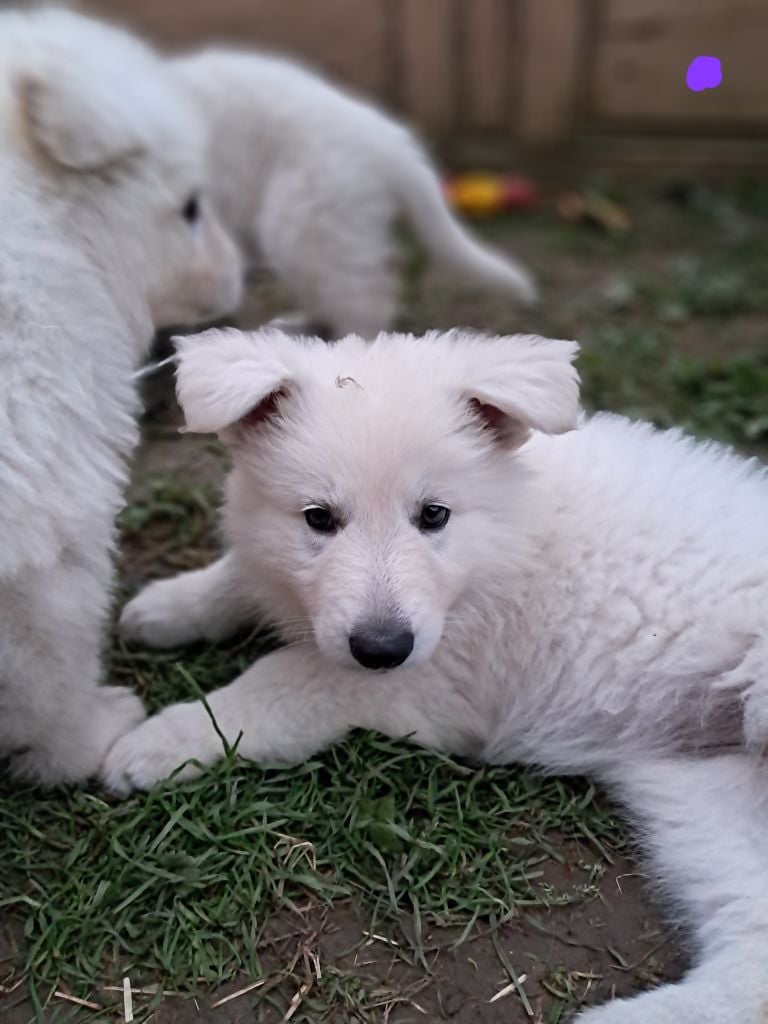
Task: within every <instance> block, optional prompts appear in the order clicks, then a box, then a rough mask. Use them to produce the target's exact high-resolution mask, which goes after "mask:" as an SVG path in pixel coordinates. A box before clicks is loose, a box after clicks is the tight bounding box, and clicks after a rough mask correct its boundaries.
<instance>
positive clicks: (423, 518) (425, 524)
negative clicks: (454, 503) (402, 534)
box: [419, 505, 451, 530]
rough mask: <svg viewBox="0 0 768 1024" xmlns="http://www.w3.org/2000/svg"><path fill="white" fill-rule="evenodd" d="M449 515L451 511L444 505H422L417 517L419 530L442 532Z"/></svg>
mask: <svg viewBox="0 0 768 1024" xmlns="http://www.w3.org/2000/svg"><path fill="white" fill-rule="evenodd" d="M450 515H451V510H450V509H449V508H446V507H445V505H424V507H423V508H422V510H421V514H420V515H419V529H420V530H442V528H443V527H444V526H445V524H446V523H447V522H448V520H449V518H450Z"/></svg>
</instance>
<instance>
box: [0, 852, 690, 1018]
mask: <svg viewBox="0 0 768 1024" xmlns="http://www.w3.org/2000/svg"><path fill="white" fill-rule="evenodd" d="M563 852H564V853H565V854H566V858H565V862H564V864H562V865H560V864H556V863H555V862H550V863H549V865H547V867H546V871H545V879H544V880H545V881H549V882H550V883H551V884H552V885H558V884H562V883H565V884H568V883H569V882H571V883H572V882H573V878H572V877H571V876H572V875H573V874H574V872H576V873H578V869H576V868H575V866H576V865H577V864H578V863H579V862H580V861H581V860H582V858H584V857H589V855H590V854H589V851H586V850H584V849H583V848H581V847H579V846H578V844H573V843H570V844H567V845H566V846H564V847H563ZM400 927H401V928H402V929H403V930H404V931H406V932H408V931H410V932H411V934H412V933H413V928H414V922H413V920H412V919H410V918H408V917H407V916H406V917H404V919H403V921H402V922H401V925H400ZM369 928H370V923H369V922H368V921H367V919H366V918H365V916H363V915H362V914H361V913H360V912H359V910H357V909H356V908H355V907H354V906H353V905H352V904H350V903H348V902H343V903H337V904H334V905H332V906H330V907H326V908H322V909H319V908H317V907H313V908H310V909H309V910H306V911H304V912H302V913H292V912H290V911H283V912H281V913H279V914H277V915H275V917H274V918H273V919H272V920H271V921H270V922H269V924H268V927H267V928H266V930H265V934H264V937H263V941H262V943H261V949H260V959H261V966H262V978H263V979H266V983H262V984H261V985H260V986H259V987H257V988H253V989H250V988H249V986H250V985H251V984H253V983H252V981H250V979H247V978H243V979H242V980H238V981H234V982H231V983H228V984H227V985H224V986H221V987H220V988H218V989H216V990H215V991H214V992H209V991H204V992H201V993H200V994H199V995H198V996H196V997H194V998H192V997H189V996H183V995H181V994H175V995H174V994H168V995H166V996H165V997H164V998H162V1000H161V1001H160V1002H159V1004H157V1005H156V1006H155V1008H154V1012H153V1014H152V1017H151V1019H152V1021H153V1022H154V1024H198V1022H199V1024H246V1022H248V1024H250V1022H252V1021H253V1020H254V1011H255V1010H258V1013H259V1016H258V1019H259V1020H260V1021H263V1022H264V1024H279V1022H281V1021H282V1020H284V1019H285V1016H284V1015H285V1012H286V1008H287V1007H289V1006H290V1005H292V1000H295V999H296V997H297V993H302V996H301V998H302V1000H303V999H307V1000H311V999H312V996H313V990H314V989H316V988H319V987H321V986H328V984H329V982H331V979H332V984H333V985H334V986H336V987H337V988H338V991H339V996H338V1013H337V1014H335V1015H334V1016H331V1017H327V1016H324V1017H323V1018H322V1019H323V1020H332V1021H334V1022H335V1021H338V1022H339V1024H341V1022H347V1021H348V1022H350V1024H352V1022H354V1021H355V1020H359V1018H356V1017H355V1016H354V1015H350V1014H348V1013H347V1011H346V1010H345V1006H344V999H343V992H344V988H345V986H346V985H349V984H351V985H353V986H354V988H355V990H356V991H358V992H359V991H360V990H363V991H364V992H365V1006H366V1008H367V1010H368V1011H369V1013H370V1014H371V1016H370V1017H369V1019H371V1020H381V1021H388V1022H390V1024H421V1022H423V1021H425V1020H426V1021H439V1020H445V1021H452V1022H455V1024H475V1022H477V1024H502V1022H503V1024H531V1022H539V1024H543V1022H548V1021H554V1020H558V1019H560V1018H559V1017H558V1016H557V1010H558V1007H560V1006H562V1007H563V1008H564V1009H568V1008H571V1007H575V1006H576V1005H582V1004H583V1005H590V1004H592V1003H599V1002H603V1001H605V1000H607V999H611V998H612V997H614V996H618V997H620V996H624V995H630V994H632V993H633V992H636V991H639V990H641V989H643V988H646V987H648V986H649V985H655V984H659V983H660V982H662V981H665V980H671V979H675V978H677V977H679V975H680V973H681V971H682V968H683V961H682V958H681V957H680V955H679V953H678V951H677V948H676V943H675V941H674V939H673V937H672V936H671V934H670V933H669V932H668V931H667V930H665V929H664V927H663V926H662V925H661V923H660V920H659V916H658V913H657V911H656V909H655V908H654V906H653V905H652V904H651V903H649V902H648V900H647V897H646V894H645V890H644V879H643V877H642V875H641V874H639V873H638V870H637V868H636V866H635V865H633V864H632V863H631V862H630V861H628V860H626V859H624V858H618V859H617V860H616V861H615V863H614V864H613V865H612V867H611V868H610V870H609V871H607V872H606V873H605V875H604V876H603V878H602V881H601V884H600V887H599V892H598V895H597V897H596V898H594V899H592V900H590V901H588V902H586V903H584V904H580V905H575V906H568V907H560V908H553V909H551V910H549V911H542V910H540V909H538V908H537V909H535V910H533V911H531V912H530V913H528V912H526V911H525V908H522V909H521V912H520V914H519V916H518V918H517V919H516V920H513V921H511V922H509V923H507V924H504V925H502V926H500V927H499V928H498V930H497V932H496V934H495V936H493V937H492V936H491V934H490V929H489V926H488V925H487V924H483V925H478V926H477V927H475V928H474V929H473V930H472V931H471V933H470V935H469V936H468V938H467V939H466V940H465V941H464V942H462V943H461V944H460V945H459V946H457V947H455V943H456V940H457V939H458V938H459V937H460V933H459V932H458V931H457V930H456V929H450V928H432V929H425V930H424V933H423V935H422V937H421V943H422V950H423V959H422V960H421V961H419V960H418V959H415V958H412V957H410V956H409V955H407V954H406V953H405V948H406V947H405V944H404V943H403V942H402V937H401V938H400V940H399V941H398V934H399V933H398V932H393V931H392V929H385V928H381V929H380V930H379V931H376V932H374V933H373V934H372V933H371V932H370V931H369V930H368V929H369ZM20 941H21V935H20V930H19V929H18V928H13V929H9V928H8V927H7V926H6V927H5V928H4V929H2V928H0V962H1V961H6V962H7V960H8V958H9V956H10V955H12V953H13V952H14V951H15V949H17V948H18V944H19V943H20ZM502 961H506V964H507V965H509V966H510V967H511V968H512V969H513V970H514V972H515V974H516V976H517V978H518V980H519V983H520V984H519V989H520V992H522V993H524V995H523V996H521V995H520V992H519V991H518V989H517V988H510V985H511V984H512V983H511V982H510V975H509V973H508V972H507V970H505V967H504V966H503V962H502ZM318 973H319V974H320V979H319V980H318V977H317V975H318ZM134 984H136V983H135V982H134ZM305 986H306V991H304V987H305ZM267 992H269V994H270V996H271V1005H270V1002H268V1001H267V1000H266V995H267ZM499 993H503V994H502V995H501V996H499ZM45 995H46V993H40V997H41V998H42V999H44V998H45ZM494 997H497V998H495V999H494ZM134 998H135V1003H136V1006H137V1010H138V1007H139V1004H140V1003H141V1002H142V1001H144V1002H146V1000H142V997H141V995H140V994H139V993H137V995H136V996H135V997H134ZM523 1000H525V1002H524V1001H523ZM88 1001H89V1002H91V1003H93V1004H95V1005H100V1004H101V1005H103V1006H104V1013H105V1014H106V1015H107V1016H106V1017H104V1018H102V1017H99V1019H100V1020H101V1019H109V1020H120V1019H121V1018H120V1016H119V1010H120V1007H121V1000H120V998H119V994H115V993H112V992H104V991H103V990H102V991H98V990H96V991H94V992H92V993H90V994H89V995H88ZM526 1003H527V1005H526ZM335 1005H336V1004H335V1003H334V1006H335ZM529 1010H530V1012H529ZM0 1014H1V1015H2V1020H3V1024H29V1022H30V1021H33V1020H35V1021H38V1022H40V1024H53V1022H57V1024H58V1022H71V1024H84V1022H85V1021H86V1020H88V1019H93V1017H92V1014H93V1011H92V1010H89V1009H82V1008H79V1007H77V1006H76V1005H74V1004H72V1003H68V1002H67V1001H66V1000H65V999H64V998H62V997H61V996H58V997H56V996H54V998H53V1000H52V1002H51V1005H50V1006H49V1008H48V1010H47V1011H46V1012H45V1013H44V1014H43V1016H42V1017H36V1016H35V1012H34V1005H33V1003H32V1001H31V1000H30V998H29V995H28V994H27V992H26V991H25V990H24V989H23V988H21V989H19V990H17V991H16V992H12V993H9V994H7V995H5V996H4V997H2V998H0ZM136 1019H137V1020H144V1019H147V1018H146V1016H145V1015H144V1014H143V1013H141V1014H139V1015H137V1018H136ZM310 1019H311V1018H310ZM318 1019H320V1018H318ZM563 1019H565V1017H563Z"/></svg>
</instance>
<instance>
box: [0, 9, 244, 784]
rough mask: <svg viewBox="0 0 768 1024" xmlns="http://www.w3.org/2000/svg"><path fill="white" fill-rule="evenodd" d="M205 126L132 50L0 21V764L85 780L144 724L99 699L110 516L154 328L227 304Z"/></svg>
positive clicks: (231, 264)
mask: <svg viewBox="0 0 768 1024" xmlns="http://www.w3.org/2000/svg"><path fill="white" fill-rule="evenodd" d="M204 138H205V133H204V128H203V125H202V124H201V122H200V118H199V114H198V112H197V111H196V109H195V108H194V106H193V105H192V104H190V103H189V100H188V97H187V96H186V94H185V93H184V92H183V91H182V90H180V89H179V87H178V84H177V83H176V81H175V80H174V79H172V77H171V76H170V75H169V74H168V70H167V67H166V66H165V64H164V63H163V62H161V61H160V60H159V59H158V58H156V57H155V56H154V55H153V54H152V53H151V52H150V51H148V50H147V49H146V48H145V47H144V46H143V44H141V43H140V42H138V41H136V40H134V39H132V38H130V37H128V36H126V35H124V34H123V33H121V32H117V31H115V30H113V29H110V28H108V27H106V26H103V25H100V24H98V23H97V22H93V21H90V20H88V19H85V18H82V17H79V16H77V15H74V14H71V13H68V12H66V11H63V10H49V11H40V12H36V13H31V14H20V13H5V14H2V15H0V224H1V225H2V235H3V243H2V248H1V249H0V495H1V497H0V756H9V757H10V761H11V768H12V770H13V771H14V772H15V773H16V774H18V775H21V776H24V777H26V778H30V779H33V780H35V781H38V782H43V783H55V782H66V781H73V780H79V779H83V778H85V777H87V776H88V775H91V774H93V773H94V772H96V771H97V770H98V769H99V767H100V765H101V762H102V759H103V756H104V754H105V752H106V750H107V748H108V747H109V745H110V744H111V743H112V741H113V740H114V739H115V737H116V736H118V735H120V734H121V733H122V732H124V731H125V730H126V729H128V728H129V727H130V726H132V725H135V724H136V722H137V721H139V720H140V719H141V718H142V717H143V716H144V711H143V708H142V706H141V703H140V701H139V700H138V698H137V697H136V696H135V695H133V694H132V693H130V692H129V691H128V690H125V689H123V688H120V687H112V686H110V687H99V685H98V684H99V679H100V674H101V672H100V649H101V644H102V641H103V635H102V634H103V631H104V627H105V621H106V616H107V612H108V608H109V603H110V598H111V594H110V585H111V581H112V564H111V550H112V546H113V520H114V516H115V513H116V511H117V510H118V509H119V507H120V504H121V497H122V487H123V483H124V477H125V469H124V458H125V456H127V455H128V454H129V453H130V452H131V450H132V448H133V446H134V444H135V442H136V433H137V432H136V426H135V422H134V414H135V411H136V409H135V407H136V398H135V394H134V388H133V384H132V380H131V375H132V372H133V370H134V369H135V367H136V365H137V364H138V362H139V361H140V359H141V357H142V355H143V354H144V353H145V351H146V349H147V348H148V345H149V342H150V340H151V337H152V333H153V325H161V324H166V325H170V324H179V323H190V324H191V323H195V322H199V321H201V320H206V319H209V318H211V317H212V316H214V315H216V314H219V313H223V312H225V311H226V310H228V309H230V308H232V307H233V306H234V305H235V304H236V303H237V301H238V298H239V290H240V277H241V270H240V262H239V258H238V256H237V251H236V248H235V246H234V244H233V243H232V242H231V241H230V240H229V239H228V237H227V236H226V234H225V233H224V230H223V228H222V227H221V226H220V225H219V224H218V222H217V221H216V220H215V219H213V218H211V217H210V216H208V215H207V214H205V213H204V214H203V216H202V217H201V219H200V221H199V222H198V223H197V224H195V225H190V224H189V223H188V222H187V221H186V220H185V219H184V217H183V216H182V209H183V207H184V204H185V202H186V201H187V199H188V198H189V197H190V195H192V194H193V193H194V192H196V191H198V190H199V189H200V188H201V187H202V186H203V185H204V177H205V159H204Z"/></svg>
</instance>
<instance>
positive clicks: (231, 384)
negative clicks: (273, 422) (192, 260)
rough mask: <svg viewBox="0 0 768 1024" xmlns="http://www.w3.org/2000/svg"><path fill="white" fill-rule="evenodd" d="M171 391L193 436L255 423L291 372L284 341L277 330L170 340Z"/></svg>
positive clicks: (273, 402) (269, 411) (269, 408)
mask: <svg viewBox="0 0 768 1024" xmlns="http://www.w3.org/2000/svg"><path fill="white" fill-rule="evenodd" d="M173 340H174V343H175V344H176V349H177V353H178V368H177V371H176V394H177V396H178V399H179V404H180V405H181V407H182V409H183V410H184V417H185V420H186V427H187V430H190V431H192V432H193V433H198V434H208V433H221V432H222V431H226V435H225V438H224V439H225V440H230V439H233V435H232V434H231V433H230V428H237V427H255V426H258V424H259V423H261V422H263V421H264V420H266V419H268V418H269V417H270V416H271V415H273V414H274V413H275V411H276V407H277V402H278V400H279V398H280V396H281V395H282V394H284V393H285V391H286V390H287V389H288V388H289V387H290V385H291V383H292V375H291V373H290V371H289V369H288V367H287V366H286V364H285V362H284V360H283V359H281V357H280V351H281V349H282V350H283V351H285V348H286V346H287V345H289V343H290V342H289V339H288V338H287V337H286V336H285V335H284V334H282V332H280V331H271V330H270V331H259V332H257V333H252V334H244V333H243V332H242V331H236V330H234V329H231V328H230V329H226V330H219V329H213V330H209V331H203V332H202V334H195V335H191V336H183V337H178V338H174V339H173Z"/></svg>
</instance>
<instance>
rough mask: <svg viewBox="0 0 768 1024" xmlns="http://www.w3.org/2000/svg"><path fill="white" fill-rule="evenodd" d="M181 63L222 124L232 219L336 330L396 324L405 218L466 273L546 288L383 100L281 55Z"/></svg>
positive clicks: (442, 261) (221, 180)
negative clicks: (455, 199) (371, 99)
mask: <svg viewBox="0 0 768 1024" xmlns="http://www.w3.org/2000/svg"><path fill="white" fill-rule="evenodd" d="M171 66H172V67H173V69H174V70H175V71H176V73H177V74H178V76H179V78H180V80H181V81H182V82H183V83H184V85H185V86H187V87H188V88H189V90H190V92H191V94H192V95H193V96H194V97H195V99H196V100H197V101H198V103H199V104H200V107H201V109H202V110H203V111H204V113H205V115H206V118H207V120H208V123H209V125H210V129H211V137H210V146H209V160H210V171H209V177H210V179H211V182H212V195H213V199H214V202H215V204H216V206H217V208H218V209H219V211H220V213H221V215H222V217H223V219H224V222H225V224H226V225H227V227H228V228H229V229H230V231H231V232H232V233H233V234H234V235H235V237H236V238H238V239H239V241H240V243H241V245H242V247H243V250H244V252H245V253H246V254H247V255H248V256H249V258H250V259H251V261H258V260H263V261H265V262H266V263H267V264H268V266H269V267H270V268H271V270H272V271H273V272H274V273H275V274H276V275H277V277H278V278H279V279H280V280H281V281H282V282H283V284H284V285H285V286H286V287H287V289H288V290H289V291H290V293H291V294H292V296H293V298H294V300H295V301H296V302H297V303H298V305H299V307H300V309H301V311H302V313H303V314H305V315H306V316H307V317H308V318H309V321H310V322H311V323H312V324H313V325H322V329H323V331H324V332H325V333H326V334H327V335H329V336H331V337H343V336H344V335H346V334H359V335H361V336H362V337H365V338H373V337H375V336H376V335H377V334H378V333H379V331H382V330H385V329H386V328H388V327H391V325H392V321H393V319H394V317H395V313H396V309H397V299H398V278H397V274H396V268H395V259H394V257H395V246H394V238H393V234H392V232H393V227H394V224H395V221H396V220H397V218H398V217H400V216H404V217H405V218H406V219H407V220H408V222H409V223H410V224H411V226H412V227H413V228H414V230H415V232H416V234H417V236H418V238H419V239H420V241H421V242H422V243H423V245H424V246H425V247H426V249H427V250H428V251H429V254H430V255H431V256H432V258H433V259H434V260H435V261H436V263H437V264H438V265H439V266H440V267H442V268H443V269H445V270H448V271H450V272H452V273H453V274H455V275H456V277H457V278H458V279H459V280H461V281H464V282H466V283H468V284H470V285H471V284H477V285H481V286H484V287H489V288H493V289H499V290H501V291H502V292H508V293H509V294H510V295H511V296H514V297H516V298H517V299H518V300H522V301H526V302H527V301H530V300H532V299H533V298H534V297H535V294H536V291H535V287H534V284H533V281H532V279H531V277H530V275H529V274H528V273H527V271H525V270H524V269H523V268H522V267H520V266H519V265H517V264H516V263H514V262H513V261H512V260H511V259H510V258H509V257H501V256H498V255H496V254H495V253H493V252H491V251H490V250H489V249H487V248H485V247H483V246H481V245H479V244H478V243H477V242H475V241H473V240H472V239H471V238H470V237H469V236H468V235H467V234H466V232H465V231H464V230H463V229H462V228H461V227H460V226H459V224H458V223H457V222H456V221H455V220H454V218H453V217H452V216H451V214H450V212H449V210H448V208H447V207H446V204H445V201H444V199H443V196H442V193H441V190H440V184H439V182H438V180H437V178H436V176H435V171H434V170H433V168H432V167H431V166H430V164H429V161H428V159H427V157H426V154H425V153H424V152H423V151H422V149H421V148H420V147H419V145H418V143H417V142H416V140H415V139H414V138H413V137H412V136H411V135H410V134H409V132H407V131H406V130H405V128H403V127H402V126H401V125H399V124H396V123H395V122H394V121H391V120H390V119H389V118H387V117H385V116H384V114H382V113H381V112H380V111H379V110H377V109H376V108H375V107H373V106H371V105H370V104H368V103H364V102H362V101H361V100H358V99H355V98H353V97H352V96H350V95H348V94H347V93H345V92H342V91H341V90H339V89H337V88H334V87H333V86H331V85H330V84H329V83H328V82H326V81H325V80H324V79H323V78H321V77H320V76H319V75H316V74H312V73H311V72H309V71H308V70H305V69H304V68H302V67H300V66H298V65H296V64H293V63H291V62H289V61H286V60H281V59H279V58H276V57H270V56H264V55H259V54H248V53H228V52H227V51H224V50H212V51H209V52H204V53H202V54H199V55H197V56H190V57H185V58H180V59H177V60H174V61H173V62H172V64H171Z"/></svg>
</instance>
